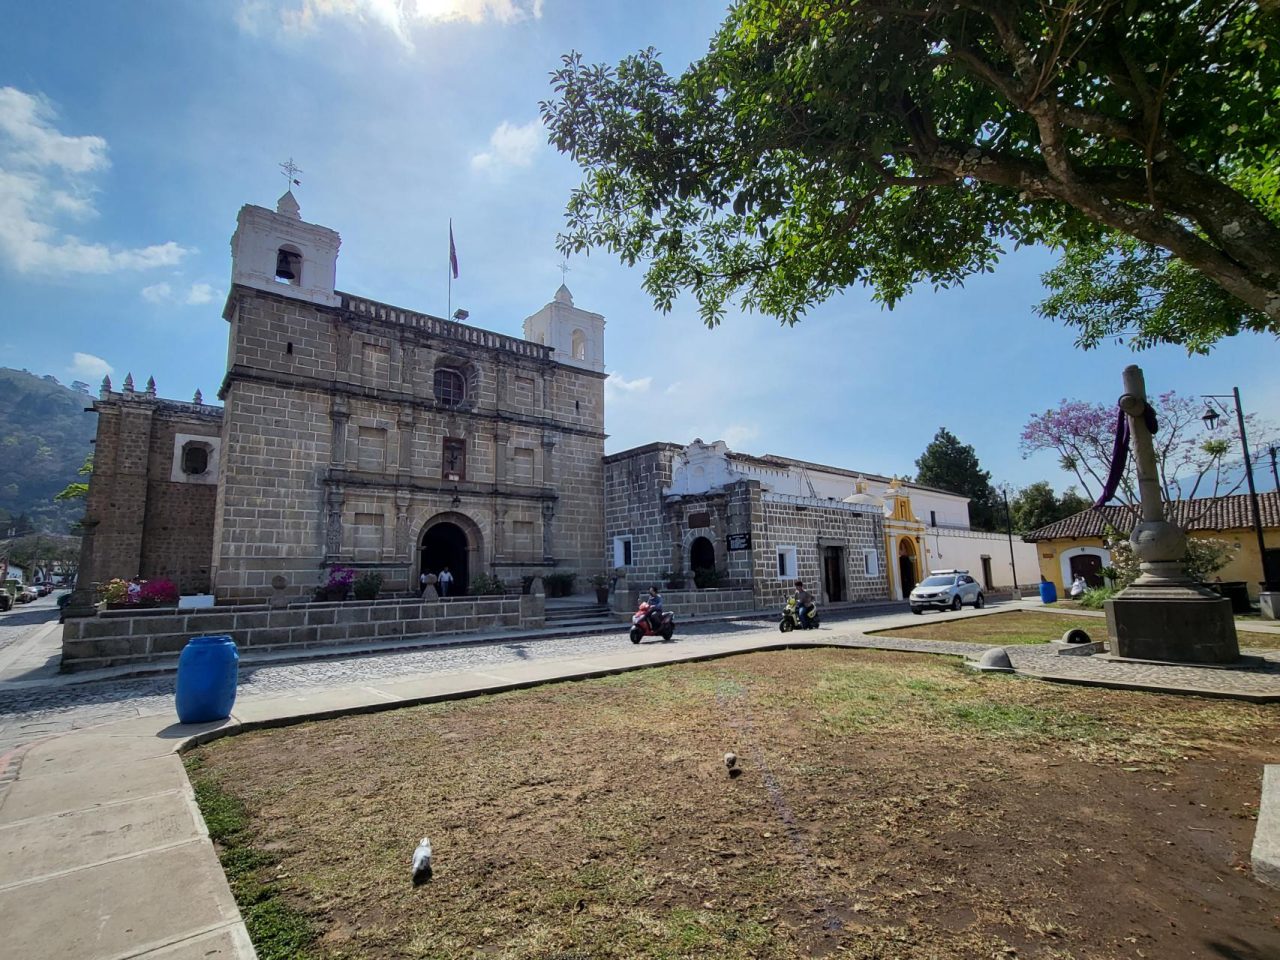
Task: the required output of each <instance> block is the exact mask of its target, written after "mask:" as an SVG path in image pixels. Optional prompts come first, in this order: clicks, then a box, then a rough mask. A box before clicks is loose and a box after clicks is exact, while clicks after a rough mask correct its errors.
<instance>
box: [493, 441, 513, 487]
mask: <svg viewBox="0 0 1280 960" xmlns="http://www.w3.org/2000/svg"><path fill="white" fill-rule="evenodd" d="M510 439H511V434H510V433H508V432H507V431H506V430H505V429H503V428H501V427H499V428H498V429H497V430H494V431H493V482H494V484H495V485H496V486H498V487H501V486H503V485H504V484H505V483H506V482H507V442H508V441H509V440H510Z"/></svg>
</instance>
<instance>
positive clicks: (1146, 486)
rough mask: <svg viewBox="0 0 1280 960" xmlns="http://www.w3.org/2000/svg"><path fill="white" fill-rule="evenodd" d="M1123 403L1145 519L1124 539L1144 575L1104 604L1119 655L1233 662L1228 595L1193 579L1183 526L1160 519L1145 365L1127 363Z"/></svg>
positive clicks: (1113, 648)
mask: <svg viewBox="0 0 1280 960" xmlns="http://www.w3.org/2000/svg"><path fill="white" fill-rule="evenodd" d="M1119 404H1120V409H1121V410H1123V411H1124V413H1125V416H1126V417H1127V418H1128V422H1129V436H1130V444H1131V446H1132V448H1133V458H1134V463H1135V465H1136V467H1137V473H1138V496H1139V499H1140V501H1141V512H1142V519H1141V520H1139V522H1138V523H1137V525H1136V526H1135V527H1134V528H1133V533H1132V534H1131V535H1130V537H1129V543H1130V544H1131V545H1132V547H1133V552H1134V554H1135V555H1136V556H1137V557H1138V559H1139V560H1140V561H1141V566H1142V573H1141V575H1140V576H1139V577H1138V578H1137V579H1136V580H1135V581H1134V582H1133V583H1132V584H1130V585H1129V586H1128V587H1126V588H1125V589H1124V590H1122V591H1120V593H1118V594H1117V595H1116V596H1115V597H1114V598H1113V599H1111V600H1108V601H1107V602H1106V604H1105V605H1104V606H1105V608H1106V612H1107V630H1108V632H1109V633H1110V634H1111V652H1112V654H1113V655H1115V656H1116V657H1118V658H1123V659H1134V660H1155V661H1168V662H1172V663H1205V664H1221V663H1233V662H1234V661H1236V660H1238V659H1239V658H1240V647H1239V643H1238V642H1237V639H1236V624H1235V619H1234V617H1233V616H1232V613H1231V601H1229V600H1226V599H1224V598H1222V597H1219V596H1218V595H1217V594H1216V593H1213V592H1212V591H1211V590H1209V589H1208V588H1207V587H1205V586H1204V585H1203V584H1199V583H1195V582H1194V581H1192V580H1191V579H1190V578H1189V577H1188V576H1187V575H1186V572H1185V571H1184V569H1183V562H1184V560H1185V558H1186V555H1187V538H1186V534H1184V533H1183V532H1182V530H1181V529H1180V528H1179V527H1178V526H1176V525H1175V524H1172V523H1170V522H1169V521H1167V520H1166V519H1165V515H1164V500H1163V494H1162V491H1161V489H1160V475H1159V471H1158V470H1157V466H1156V454H1155V446H1154V444H1153V443H1152V440H1151V431H1150V430H1149V429H1148V427H1147V424H1146V418H1145V413H1146V410H1147V392H1146V383H1145V380H1144V378H1143V376H1142V370H1141V369H1140V368H1139V367H1137V366H1129V367H1126V368H1125V370H1124V394H1123V395H1122V396H1121V397H1120V401H1119Z"/></svg>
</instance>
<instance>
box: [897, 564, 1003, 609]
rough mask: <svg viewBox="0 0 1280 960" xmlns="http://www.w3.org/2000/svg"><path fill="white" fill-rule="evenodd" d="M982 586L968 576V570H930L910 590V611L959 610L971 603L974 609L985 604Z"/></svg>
mask: <svg viewBox="0 0 1280 960" xmlns="http://www.w3.org/2000/svg"><path fill="white" fill-rule="evenodd" d="M986 602H987V601H986V598H985V597H983V595H982V587H980V586H978V581H976V580H974V579H973V577H971V576H969V571H968V570H930V571H929V576H927V577H925V579H923V580H921V581H920V582H919V583H917V584H916V585H915V588H914V589H913V590H912V591H911V597H910V603H911V612H912V613H923V612H924V611H925V610H927V609H932V610H959V609H960V608H961V607H962V606H963V605H964V604H966V603H971V604H973V607H974V609H975V610H977V609H980V608H981V607H983V606H984V605H985V604H986Z"/></svg>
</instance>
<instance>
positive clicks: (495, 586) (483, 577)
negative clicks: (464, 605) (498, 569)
mask: <svg viewBox="0 0 1280 960" xmlns="http://www.w3.org/2000/svg"><path fill="white" fill-rule="evenodd" d="M506 592H507V585H506V584H505V583H503V582H502V579H501V578H500V577H495V576H491V575H489V574H487V573H478V574H476V575H475V576H474V577H472V578H471V595H472V596H476V597H500V596H502V595H503V594H504V593H506Z"/></svg>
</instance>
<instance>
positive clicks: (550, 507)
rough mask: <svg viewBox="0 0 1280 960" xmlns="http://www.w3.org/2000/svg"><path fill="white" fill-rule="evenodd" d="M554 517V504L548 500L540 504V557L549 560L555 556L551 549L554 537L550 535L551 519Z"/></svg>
mask: <svg viewBox="0 0 1280 960" xmlns="http://www.w3.org/2000/svg"><path fill="white" fill-rule="evenodd" d="M555 517H556V505H555V504H554V503H552V502H551V501H550V500H547V501H544V502H543V504H542V559H544V560H550V559H552V558H553V557H554V556H555V552H554V550H553V549H552V548H553V546H554V543H555V539H554V537H553V535H552V521H554V520H555Z"/></svg>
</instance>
